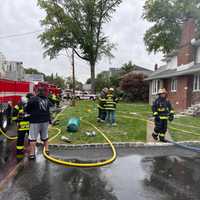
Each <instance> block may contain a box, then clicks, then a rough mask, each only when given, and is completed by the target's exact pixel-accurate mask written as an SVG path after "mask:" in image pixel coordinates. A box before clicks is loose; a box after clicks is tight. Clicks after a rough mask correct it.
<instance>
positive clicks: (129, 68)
mask: <svg viewBox="0 0 200 200" xmlns="http://www.w3.org/2000/svg"><path fill="white" fill-rule="evenodd" d="M134 69H135V65H134V64H132V62H131V61H129V62H128V63H125V64H123V66H122V67H121V70H122V74H128V73H129V72H132V71H133V70H134Z"/></svg>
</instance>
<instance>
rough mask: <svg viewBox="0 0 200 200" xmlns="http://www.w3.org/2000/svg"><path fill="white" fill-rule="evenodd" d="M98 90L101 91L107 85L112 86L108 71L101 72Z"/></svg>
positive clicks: (97, 79)
mask: <svg viewBox="0 0 200 200" xmlns="http://www.w3.org/2000/svg"><path fill="white" fill-rule="evenodd" d="M95 81H96V90H97V91H98V92H100V91H101V90H102V89H103V88H105V87H110V76H109V73H108V72H107V71H104V72H101V73H99V74H98V75H97V78H96V80H95Z"/></svg>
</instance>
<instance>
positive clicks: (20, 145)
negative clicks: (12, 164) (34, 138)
mask: <svg viewBox="0 0 200 200" xmlns="http://www.w3.org/2000/svg"><path fill="white" fill-rule="evenodd" d="M26 133H28V131H27V130H26V131H21V130H18V131H17V144H16V154H17V155H16V156H17V158H23V157H24V141H25V137H26Z"/></svg>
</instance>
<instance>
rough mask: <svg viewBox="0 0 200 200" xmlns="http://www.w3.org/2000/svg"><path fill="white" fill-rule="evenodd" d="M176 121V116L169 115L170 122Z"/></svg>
mask: <svg viewBox="0 0 200 200" xmlns="http://www.w3.org/2000/svg"><path fill="white" fill-rule="evenodd" d="M173 120H174V115H172V114H171V115H169V121H170V122H172V121H173Z"/></svg>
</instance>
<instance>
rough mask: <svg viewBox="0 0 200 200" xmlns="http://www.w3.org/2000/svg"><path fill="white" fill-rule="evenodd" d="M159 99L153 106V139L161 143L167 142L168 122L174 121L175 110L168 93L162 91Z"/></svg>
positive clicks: (159, 93)
mask: <svg viewBox="0 0 200 200" xmlns="http://www.w3.org/2000/svg"><path fill="white" fill-rule="evenodd" d="M158 95H159V97H158V98H157V99H156V100H155V102H154V103H153V106H152V111H153V116H154V118H155V129H154V133H153V134H152V137H153V138H154V139H155V140H158V137H159V139H160V141H161V142H166V140H165V134H166V132H167V125H168V120H169V121H173V120H174V110H173V108H172V105H171V103H170V101H169V100H168V99H167V91H166V90H165V89H160V90H159V92H158Z"/></svg>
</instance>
